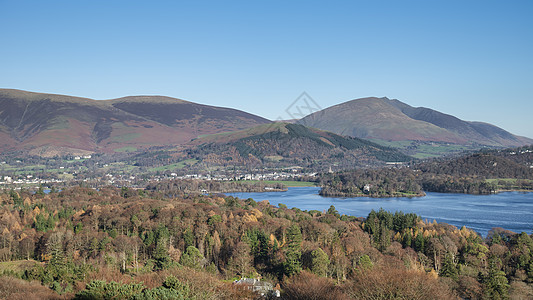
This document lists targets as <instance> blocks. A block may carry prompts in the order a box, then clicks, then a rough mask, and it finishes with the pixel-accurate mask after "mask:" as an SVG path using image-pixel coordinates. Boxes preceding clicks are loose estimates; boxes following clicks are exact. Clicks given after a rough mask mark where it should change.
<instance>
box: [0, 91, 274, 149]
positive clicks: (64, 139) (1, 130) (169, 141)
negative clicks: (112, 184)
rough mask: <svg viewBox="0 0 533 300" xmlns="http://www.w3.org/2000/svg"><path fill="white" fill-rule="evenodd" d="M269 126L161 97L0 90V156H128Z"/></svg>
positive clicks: (232, 113)
mask: <svg viewBox="0 0 533 300" xmlns="http://www.w3.org/2000/svg"><path fill="white" fill-rule="evenodd" d="M267 123H270V121H269V120H267V119H265V118H262V117H259V116H256V115H252V114H249V113H246V112H243V111H239V110H236V109H230V108H222V107H214V106H208V105H202V104H197V103H193V102H189V101H185V100H180V99H175V98H169V97H162V96H135V97H125V98H120V99H113V100H92V99H86V98H78V97H71V96H65V95H53V94H41V93H32V92H26V91H20V90H9V89H0V151H2V152H3V151H8V150H20V149H24V150H30V151H31V153H32V154H36V155H43V156H53V155H56V154H66V153H72V154H82V153H89V152H129V151H136V150H138V149H142V148H146V147H151V146H158V145H179V144H182V143H185V142H188V141H190V140H191V139H193V138H196V137H197V136H199V135H204V134H213V133H219V132H225V131H235V130H240V129H245V128H249V127H253V126H256V125H260V124H267Z"/></svg>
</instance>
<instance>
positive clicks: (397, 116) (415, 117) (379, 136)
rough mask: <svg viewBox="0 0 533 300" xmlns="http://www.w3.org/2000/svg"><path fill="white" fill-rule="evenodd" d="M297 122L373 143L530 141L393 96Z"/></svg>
mask: <svg viewBox="0 0 533 300" xmlns="http://www.w3.org/2000/svg"><path fill="white" fill-rule="evenodd" d="M297 123H298V124H302V125H306V126H310V127H314V128H318V129H323V130H328V131H331V132H334V133H337V134H344V135H349V136H352V137H358V138H365V139H370V140H372V141H376V142H378V143H379V142H401V141H409V142H437V143H450V144H455V145H467V146H472V147H474V146H489V147H514V146H523V145H527V144H531V143H533V140H532V139H530V138H526V137H521V136H516V135H513V134H511V133H509V132H507V131H505V130H503V129H501V128H499V127H497V126H494V125H492V124H489V123H483V122H469V121H463V120H461V119H459V118H457V117H455V116H452V115H449V114H445V113H441V112H439V111H436V110H433V109H430V108H425V107H412V106H410V105H408V104H406V103H403V102H401V101H399V100H397V99H392V100H391V99H389V98H386V97H383V98H377V97H367V98H360V99H354V100H350V101H347V102H343V103H340V104H337V105H333V106H331V107H328V108H325V109H323V110H320V111H317V112H314V113H312V114H310V115H308V116H305V117H304V118H302V119H300V120H299V121H298V122H297Z"/></svg>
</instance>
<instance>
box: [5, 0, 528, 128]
mask: <svg viewBox="0 0 533 300" xmlns="http://www.w3.org/2000/svg"><path fill="white" fill-rule="evenodd" d="M0 87H2V88H15V89H22V90H28V91H35V92H47V93H56V94H67V95H73V96H81V97H87V98H93V99H111V98H117V97H122V96H129V95H141V94H142V95H165V96H171V97H176V98H181V99H185V100H189V101H193V102H198V103H203V104H210V105H216V106H226V107H233V108H238V109H241V110H244V111H247V112H250V113H254V114H258V115H261V116H264V117H266V118H269V119H277V118H278V117H281V118H288V116H287V115H286V113H285V109H286V108H287V107H288V106H290V104H291V103H292V102H293V101H294V100H295V99H296V98H297V97H298V96H299V95H300V94H301V93H302V92H304V91H305V92H307V93H308V94H309V95H310V96H311V97H312V98H313V99H314V100H315V101H316V102H317V103H318V104H319V105H320V106H321V107H322V108H325V107H328V106H331V105H335V104H338V103H341V102H344V101H348V100H351V99H356V98H361V97H368V96H378V97H383V96H386V97H389V98H396V99H399V100H401V101H403V102H405V103H407V104H409V105H412V106H424V107H429V108H432V109H436V110H439V111H441V112H444V113H449V114H452V115H455V116H457V117H459V118H461V119H464V120H468V121H485V122H489V123H492V124H494V125H497V126H500V127H502V128H504V129H506V130H508V131H511V132H512V133H515V134H519V135H525V136H528V137H532V138H533V1H530V0H527V1H487V0H484V1H464V0H461V1H450V0H446V1H427V0H425V1H408V0H406V1H250V0H247V1H200V0H199V1H132V0H129V1H94V0H92V1H53V0H50V1H17V0H13V1H7V0H0Z"/></svg>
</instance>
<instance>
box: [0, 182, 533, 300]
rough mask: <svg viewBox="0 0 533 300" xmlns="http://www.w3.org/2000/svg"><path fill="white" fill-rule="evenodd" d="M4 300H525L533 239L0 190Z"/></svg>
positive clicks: (325, 216)
mask: <svg viewBox="0 0 533 300" xmlns="http://www.w3.org/2000/svg"><path fill="white" fill-rule="evenodd" d="M0 233H1V234H0V274H1V276H2V278H1V279H0V298H5V299H260V298H261V297H260V296H259V294H258V293H254V292H253V291H251V290H249V289H247V288H246V287H245V286H241V285H238V284H235V283H234V281H235V280H237V279H240V278H243V277H244V278H257V279H261V282H267V283H269V284H270V285H271V286H272V287H273V290H279V291H280V292H281V298H282V299H461V298H462V299H531V298H532V297H533V252H532V251H533V240H532V236H530V235H528V234H527V233H514V232H510V231H506V230H503V229H501V228H494V229H493V230H491V231H490V233H489V235H488V236H487V237H485V238H483V237H481V236H480V235H479V234H477V233H476V232H474V231H472V230H470V229H468V228H464V227H463V228H460V229H459V228H456V227H454V226H451V225H448V224H444V223H441V224H439V223H436V222H430V221H429V222H428V221H425V220H421V219H420V217H419V216H417V215H415V214H405V213H402V212H386V211H383V210H378V211H372V212H371V213H370V214H369V215H368V216H365V217H364V218H363V217H361V216H359V217H354V216H346V215H340V214H339V213H338V212H337V210H336V209H335V207H333V206H331V207H330V208H329V209H328V210H327V211H322V212H321V211H316V210H311V211H302V210H300V209H297V208H293V209H287V208H286V207H285V206H281V205H280V207H275V206H272V205H270V204H269V203H268V202H267V201H262V202H256V201H254V200H253V199H238V198H234V197H231V196H224V195H220V194H210V195H203V194H199V193H196V194H187V193H180V192H179V191H174V192H173V193H168V192H167V191H165V190H164V189H158V187H157V186H155V187H154V188H152V189H149V190H148V189H147V190H130V189H128V188H122V189H120V188H115V187H104V188H100V189H98V190H96V189H91V188H86V187H79V186H76V187H71V188H66V189H63V190H61V191H57V190H54V191H52V192H51V193H49V194H45V193H43V192H42V190H39V191H37V192H36V193H31V192H28V191H24V190H22V191H13V190H3V191H2V193H0Z"/></svg>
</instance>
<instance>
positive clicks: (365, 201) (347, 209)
mask: <svg viewBox="0 0 533 300" xmlns="http://www.w3.org/2000/svg"><path fill="white" fill-rule="evenodd" d="M319 190H320V188H318V187H290V188H289V189H288V191H287V192H266V193H228V195H232V196H235V197H239V198H242V199H247V198H253V199H254V200H256V201H262V200H268V201H270V204H273V205H278V204H279V203H283V204H285V205H287V206H288V207H289V208H293V207H297V208H299V209H302V210H313V209H315V210H320V211H323V210H327V209H328V208H329V207H330V206H331V205H333V206H335V208H336V209H337V210H338V211H339V213H341V214H346V215H352V216H356V217H366V216H367V215H368V213H369V212H370V211H371V210H372V209H374V210H379V209H380V208H383V209H385V210H387V211H390V212H395V211H403V212H405V213H416V214H418V215H420V216H421V217H422V219H427V220H428V221H430V222H432V221H433V220H437V222H439V223H440V222H444V223H448V224H451V225H455V226H457V227H458V228H461V227H462V226H463V225H464V226H466V227H468V228H471V229H473V230H475V231H477V232H479V233H480V234H482V235H483V236H486V235H487V233H488V231H489V230H490V229H491V228H494V227H502V228H504V229H507V230H511V231H514V232H517V233H520V232H522V231H525V232H527V233H528V234H531V231H532V229H533V193H521V192H505V193H499V194H493V195H466V194H446V193H427V195H426V196H425V197H418V198H368V197H356V198H334V197H322V196H320V195H318V191H319Z"/></svg>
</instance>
